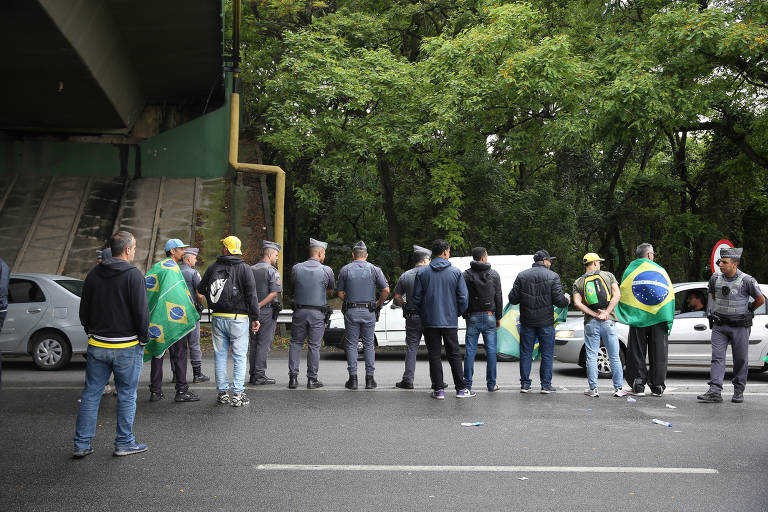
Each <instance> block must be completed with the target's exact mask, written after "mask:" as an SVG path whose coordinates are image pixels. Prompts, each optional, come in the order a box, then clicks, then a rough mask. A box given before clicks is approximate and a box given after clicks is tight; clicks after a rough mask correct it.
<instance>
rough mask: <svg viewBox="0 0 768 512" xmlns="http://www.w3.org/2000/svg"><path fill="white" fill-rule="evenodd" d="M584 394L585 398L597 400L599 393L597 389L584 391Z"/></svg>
mask: <svg viewBox="0 0 768 512" xmlns="http://www.w3.org/2000/svg"><path fill="white" fill-rule="evenodd" d="M584 394H585V395H586V396H591V397H592V398H599V397H600V393H599V392H598V391H597V388H594V389H585V390H584Z"/></svg>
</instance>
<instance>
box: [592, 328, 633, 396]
mask: <svg viewBox="0 0 768 512" xmlns="http://www.w3.org/2000/svg"><path fill="white" fill-rule="evenodd" d="M601 338H602V340H603V344H604V345H605V349H606V350H607V351H608V358H609V359H610V361H611V373H612V374H613V387H615V388H620V387H621V386H622V385H623V379H624V371H623V369H622V368H621V357H620V356H619V337H618V336H616V322H614V321H613V320H606V321H604V322H601V321H600V320H598V319H597V318H593V319H592V320H590V321H589V322H587V323H586V324H585V325H584V350H585V351H586V353H587V380H588V381H589V388H590V389H595V388H596V387H597V351H598V350H600V339H601Z"/></svg>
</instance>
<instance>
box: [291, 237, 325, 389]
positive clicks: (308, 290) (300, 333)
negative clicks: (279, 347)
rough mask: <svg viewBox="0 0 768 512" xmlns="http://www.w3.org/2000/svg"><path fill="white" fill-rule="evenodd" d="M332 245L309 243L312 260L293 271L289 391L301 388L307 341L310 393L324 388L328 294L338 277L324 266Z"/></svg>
mask: <svg viewBox="0 0 768 512" xmlns="http://www.w3.org/2000/svg"><path fill="white" fill-rule="evenodd" d="M327 247H328V244H327V243H325V242H320V241H318V240H315V239H314V238H310V239H309V259H308V260H307V261H304V262H301V263H297V264H295V265H294V266H293V268H292V269H291V279H292V280H293V288H294V290H293V318H292V321H291V345H290V348H289V351H288V387H289V388H290V389H296V387H297V386H298V385H299V381H298V375H299V357H300V356H301V347H302V346H303V345H304V338H307V389H315V388H321V387H323V383H322V382H320V381H319V380H317V367H318V365H319V363H320V341H321V340H322V339H323V334H324V333H325V317H326V314H329V316H330V308H329V307H328V303H327V301H326V293H327V292H328V291H333V286H334V283H335V281H334V275H333V270H332V269H331V267H329V266H326V265H323V262H324V261H325V249H326V248H327Z"/></svg>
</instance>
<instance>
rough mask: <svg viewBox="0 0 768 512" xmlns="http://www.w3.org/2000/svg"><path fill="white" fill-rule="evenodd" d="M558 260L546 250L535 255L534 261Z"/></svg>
mask: <svg viewBox="0 0 768 512" xmlns="http://www.w3.org/2000/svg"><path fill="white" fill-rule="evenodd" d="M556 259H557V258H556V257H555V256H550V255H549V253H548V252H547V251H545V250H544V249H542V250H540V251H536V253H535V254H534V255H533V261H544V260H549V261H552V260H556Z"/></svg>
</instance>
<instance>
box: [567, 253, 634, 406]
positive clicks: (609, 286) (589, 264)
mask: <svg viewBox="0 0 768 512" xmlns="http://www.w3.org/2000/svg"><path fill="white" fill-rule="evenodd" d="M582 261H583V263H584V269H585V271H586V273H585V274H584V275H583V276H581V277H580V278H578V279H577V280H576V281H575V282H574V283H573V304H574V306H576V307H577V308H578V309H579V310H581V311H582V312H583V313H584V350H585V351H586V355H587V380H588V381H589V389H587V390H585V391H584V394H585V395H587V396H590V397H592V398H598V397H599V396H600V393H599V391H598V388H597V352H598V351H599V350H600V340H601V339H602V340H603V343H604V344H605V349H606V351H607V352H608V358H609V359H610V361H611V373H612V374H613V396H615V397H622V396H626V395H627V392H626V391H624V390H623V389H622V386H623V379H624V372H623V369H622V367H621V357H620V356H619V338H618V336H617V335H616V321H617V318H616V312H615V311H614V309H615V308H616V304H618V303H619V299H620V298H621V291H620V289H619V283H618V282H617V281H616V278H615V277H614V276H613V274H611V273H610V272H606V271H604V270H600V262H601V261H605V260H604V259H602V258H601V257H600V256H598V255H597V254H596V253H594V252H590V253H587V254H585V255H584V258H583V260H582Z"/></svg>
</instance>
